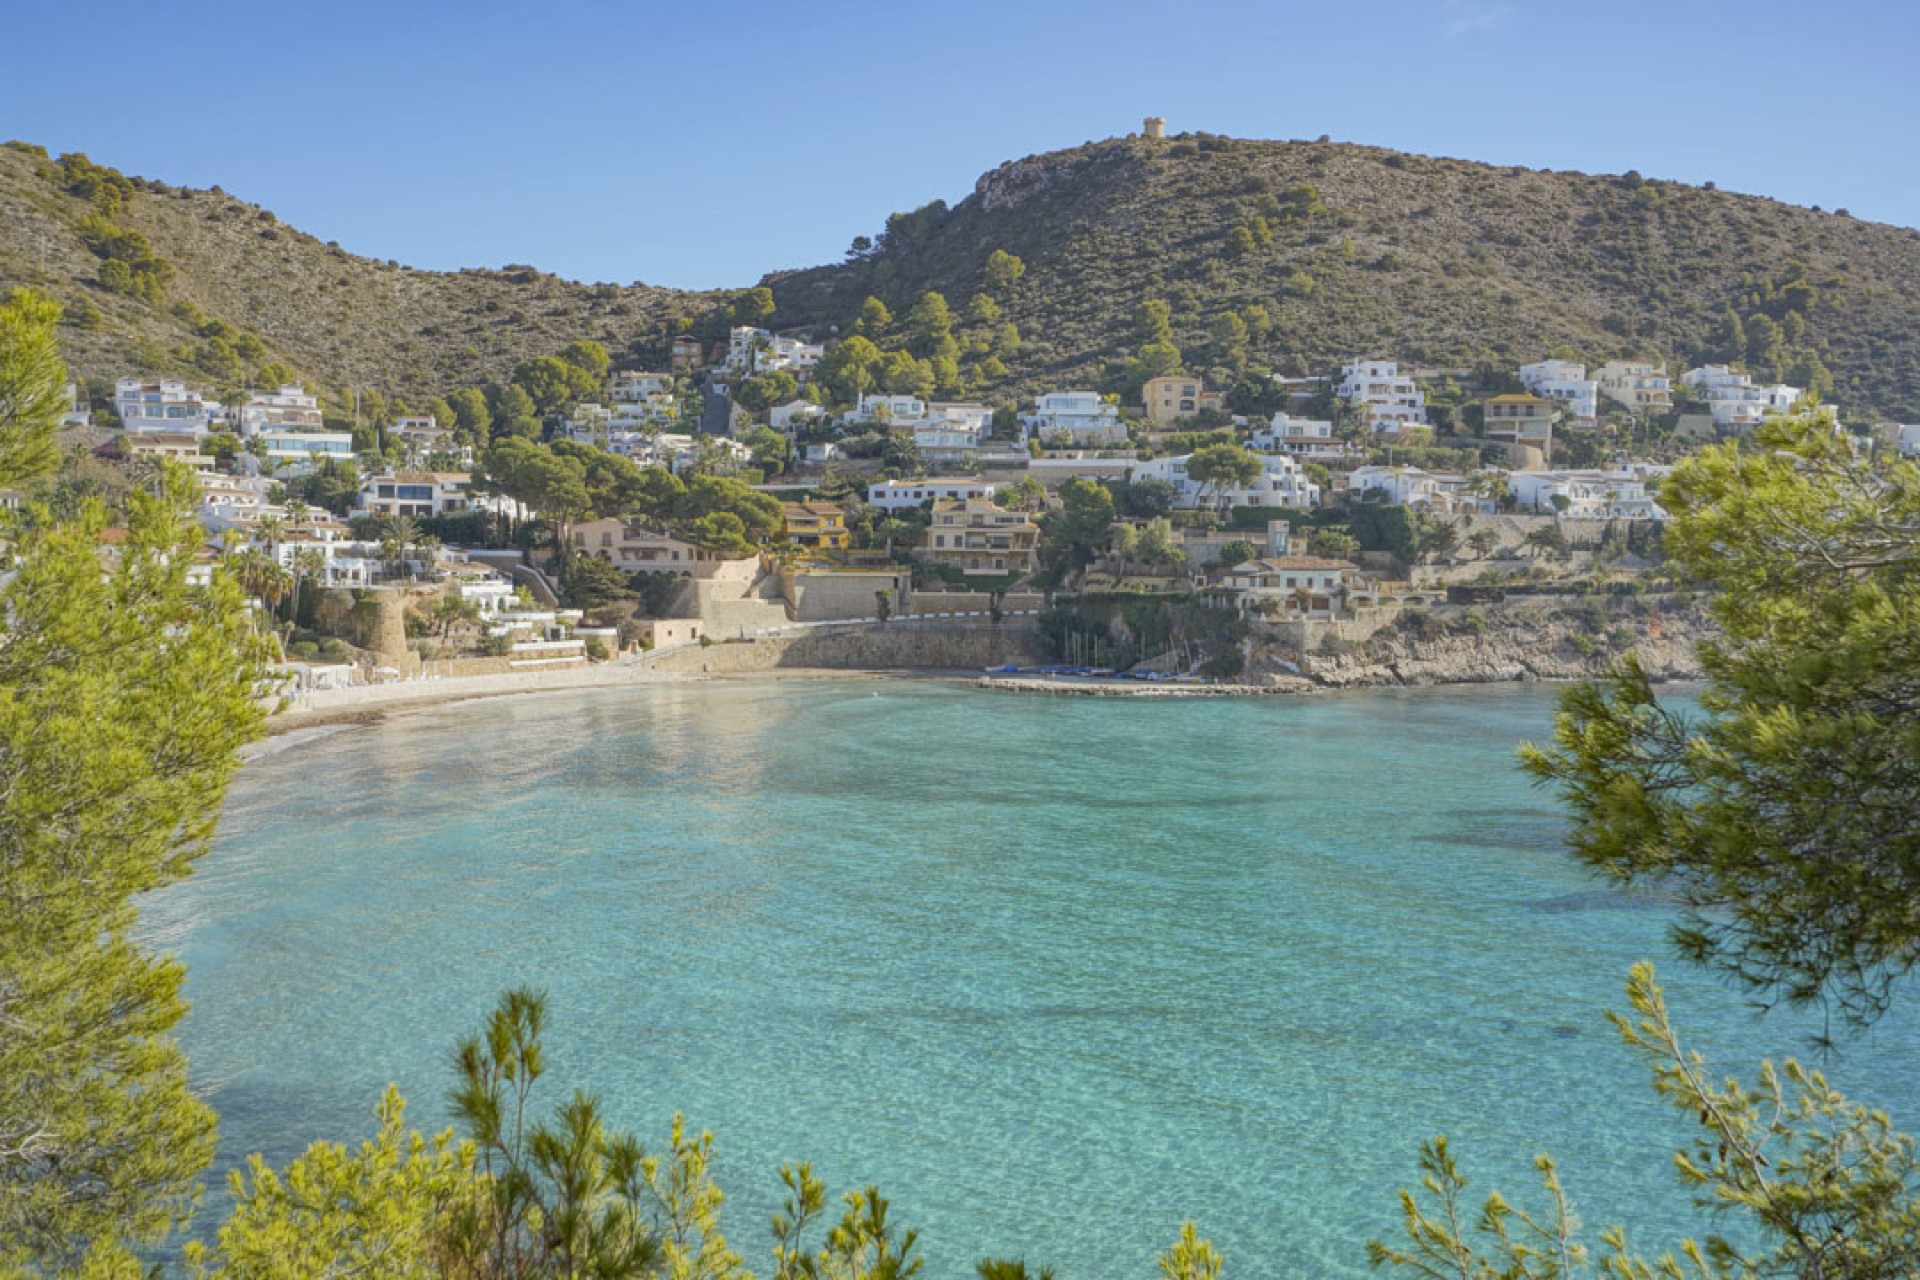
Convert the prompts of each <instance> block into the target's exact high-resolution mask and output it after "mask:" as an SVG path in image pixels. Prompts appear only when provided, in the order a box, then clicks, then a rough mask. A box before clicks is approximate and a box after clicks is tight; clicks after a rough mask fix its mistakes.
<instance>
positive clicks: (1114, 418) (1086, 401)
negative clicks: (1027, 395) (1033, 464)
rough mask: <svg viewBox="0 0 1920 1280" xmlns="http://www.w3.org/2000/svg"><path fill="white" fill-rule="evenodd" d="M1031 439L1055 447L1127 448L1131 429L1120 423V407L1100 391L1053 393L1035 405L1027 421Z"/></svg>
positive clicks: (1028, 433) (1043, 397)
mask: <svg viewBox="0 0 1920 1280" xmlns="http://www.w3.org/2000/svg"><path fill="white" fill-rule="evenodd" d="M1025 423H1026V428H1027V435H1028V437H1029V438H1031V439H1036V440H1038V441H1040V443H1041V444H1043V445H1047V446H1049V447H1051V446H1052V445H1054V444H1056V443H1061V442H1064V443H1065V444H1067V445H1069V446H1081V447H1086V446H1092V447H1096V448H1097V447H1099V446H1101V445H1113V444H1125V443H1126V439H1127V429H1126V427H1125V426H1123V425H1121V422H1120V406H1119V405H1117V404H1113V403H1111V402H1109V401H1107V400H1105V399H1103V398H1102V397H1101V395H1100V393H1099V392H1097V391H1050V392H1048V393H1047V394H1046V395H1043V396H1041V397H1040V398H1039V400H1037V401H1036V402H1035V405H1034V411H1033V412H1032V413H1031V414H1029V415H1028V416H1027V418H1026V419H1025Z"/></svg>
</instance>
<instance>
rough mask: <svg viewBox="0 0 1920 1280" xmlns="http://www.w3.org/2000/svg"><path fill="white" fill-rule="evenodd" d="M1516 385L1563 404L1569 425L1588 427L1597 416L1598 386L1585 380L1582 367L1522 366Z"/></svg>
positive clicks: (1561, 363) (1571, 364)
mask: <svg viewBox="0 0 1920 1280" xmlns="http://www.w3.org/2000/svg"><path fill="white" fill-rule="evenodd" d="M1520 382H1521V385H1522V386H1524V387H1526V389H1527V390H1529V391H1531V392H1533V394H1535V395H1537V396H1540V397H1541V398H1543V399H1546V400H1557V401H1559V402H1560V403H1561V404H1562V405H1564V406H1565V408H1566V412H1567V416H1568V417H1570V418H1571V419H1573V423H1572V425H1575V426H1591V425H1593V423H1594V422H1595V421H1596V420H1597V419H1598V418H1599V417H1600V384H1599V383H1598V382H1597V381H1595V380H1593V379H1591V378H1589V377H1587V366H1585V365H1583V364H1579V363H1577V362H1575V361H1572V360H1542V361H1540V362H1539V363H1538V364H1523V365H1521V366H1520Z"/></svg>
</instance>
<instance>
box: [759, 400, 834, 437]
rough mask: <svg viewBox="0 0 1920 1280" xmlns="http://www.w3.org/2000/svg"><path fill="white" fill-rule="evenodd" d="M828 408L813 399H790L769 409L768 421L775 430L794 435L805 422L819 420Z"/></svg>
mask: <svg viewBox="0 0 1920 1280" xmlns="http://www.w3.org/2000/svg"><path fill="white" fill-rule="evenodd" d="M826 412H827V411H826V410H825V409H823V408H821V407H820V406H819V405H817V404H815V403H814V402H813V401H811V400H789V401H787V402H786V403H785V404H777V405H775V406H773V408H771V409H769V410H768V411H767V422H768V423H769V424H770V425H771V426H772V427H773V429H774V430H775V431H779V432H781V433H783V434H786V435H792V434H793V433H794V432H795V431H796V430H797V429H798V428H799V426H800V424H801V423H803V422H818V421H819V420H820V419H821V418H822V417H824V416H825V415H826Z"/></svg>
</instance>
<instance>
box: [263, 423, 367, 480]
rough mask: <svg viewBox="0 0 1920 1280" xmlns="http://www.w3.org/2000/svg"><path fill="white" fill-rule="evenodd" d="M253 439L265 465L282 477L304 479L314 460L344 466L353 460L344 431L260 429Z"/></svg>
mask: <svg viewBox="0 0 1920 1280" xmlns="http://www.w3.org/2000/svg"><path fill="white" fill-rule="evenodd" d="M254 439H256V440H258V441H260V442H261V443H262V444H263V445H265V447H266V451H267V465H268V466H270V467H272V468H273V469H274V470H275V471H276V472H278V473H279V474H281V475H305V474H306V473H307V472H309V471H311V470H313V466H314V462H315V460H316V459H319V460H321V461H325V460H327V459H330V458H331V459H334V460H336V461H340V462H345V461H348V460H349V459H351V458H352V457H353V435H352V434H351V433H350V432H346V431H303V430H299V429H297V428H292V427H262V428H260V430H259V431H257V432H256V433H255V434H254Z"/></svg>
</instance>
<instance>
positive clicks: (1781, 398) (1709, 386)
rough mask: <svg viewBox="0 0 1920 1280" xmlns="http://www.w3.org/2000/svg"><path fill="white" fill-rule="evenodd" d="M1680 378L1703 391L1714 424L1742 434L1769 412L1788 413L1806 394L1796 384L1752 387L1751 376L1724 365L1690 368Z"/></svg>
mask: <svg viewBox="0 0 1920 1280" xmlns="http://www.w3.org/2000/svg"><path fill="white" fill-rule="evenodd" d="M1680 380H1681V381H1682V382H1684V383H1686V384H1687V385H1688V386H1690V387H1695V388H1698V389H1699V390H1701V391H1704V392H1705V393H1706V397H1707V409H1708V411H1709V412H1711V413H1712V414H1713V425H1714V426H1716V427H1718V428H1720V429H1721V430H1722V431H1733V432H1739V433H1744V432H1747V431H1751V430H1752V429H1753V428H1755V427H1757V426H1759V425H1760V424H1761V423H1762V422H1763V421H1765V420H1766V417H1767V415H1768V414H1772V413H1791V412H1793V410H1794V408H1795V406H1797V405H1798V404H1799V403H1800V400H1801V397H1802V396H1804V395H1805V394H1806V393H1805V392H1804V391H1802V390H1801V389H1800V388H1799V387H1790V386H1788V385H1786V384H1785V383H1784V382H1777V383H1775V384H1773V385H1772V386H1770V387H1759V386H1755V385H1754V382H1753V379H1752V378H1750V377H1748V376H1747V375H1746V374H1744V373H1736V372H1734V371H1733V370H1732V369H1729V368H1728V367H1727V366H1726V365H1723V364H1709V365H1702V366H1701V367H1700V368H1698V369H1689V370H1687V372H1686V373H1685V374H1683V375H1681V378H1680Z"/></svg>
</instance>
